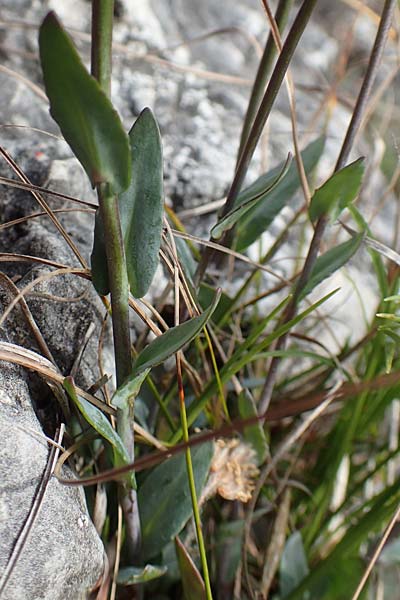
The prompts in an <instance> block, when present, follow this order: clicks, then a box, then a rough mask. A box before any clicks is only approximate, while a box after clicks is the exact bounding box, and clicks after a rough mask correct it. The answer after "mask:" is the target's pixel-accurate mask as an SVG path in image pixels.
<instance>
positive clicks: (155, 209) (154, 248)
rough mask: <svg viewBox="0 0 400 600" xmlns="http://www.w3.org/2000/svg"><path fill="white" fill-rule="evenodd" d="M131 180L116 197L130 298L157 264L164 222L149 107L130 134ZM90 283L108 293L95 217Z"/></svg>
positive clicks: (157, 144) (141, 291) (156, 135)
mask: <svg viewBox="0 0 400 600" xmlns="http://www.w3.org/2000/svg"><path fill="white" fill-rule="evenodd" d="M129 141H130V147H131V155H132V177H131V182H130V185H129V187H128V189H127V190H126V191H125V192H123V193H122V194H120V195H119V196H118V206H119V213H120V219H121V229H122V235H123V238H124V246H125V255H126V267H127V271H128V279H129V287H130V290H131V292H132V295H133V296H135V297H136V298H141V297H142V296H144V295H145V294H146V292H147V291H148V288H149V286H150V284H151V282H152V280H153V277H154V273H155V271H156V269H157V265H158V253H159V250H160V244H161V231H162V219H163V172H162V149H161V136H160V131H159V129H158V125H157V122H156V120H155V118H154V115H153V113H152V112H151V110H150V109H149V108H145V109H144V110H143V111H142V112H141V113H140V115H139V117H138V118H137V120H136V121H135V123H134V125H133V127H132V129H131V130H130V132H129ZM91 266H92V274H93V284H94V286H95V288H96V290H97V292H98V293H99V294H101V295H103V296H105V295H106V294H108V293H109V291H110V287H109V283H108V272H107V262H106V250H105V244H104V229H103V223H102V221H101V217H100V214H99V213H97V214H96V221H95V230H94V243H93V252H92V257H91Z"/></svg>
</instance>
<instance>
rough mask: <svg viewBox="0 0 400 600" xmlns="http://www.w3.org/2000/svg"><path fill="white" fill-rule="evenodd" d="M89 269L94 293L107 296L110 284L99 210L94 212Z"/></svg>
mask: <svg viewBox="0 0 400 600" xmlns="http://www.w3.org/2000/svg"><path fill="white" fill-rule="evenodd" d="M90 268H91V270H92V283H93V285H94V288H95V290H96V292H97V293H98V294H100V296H107V294H109V293H110V284H109V281H108V267H107V256H106V244H105V240H104V227H103V221H102V218H101V216H100V210H99V209H97V210H96V216H95V220H94V237H93V250H92V254H91V256H90Z"/></svg>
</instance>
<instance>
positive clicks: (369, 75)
mask: <svg viewBox="0 0 400 600" xmlns="http://www.w3.org/2000/svg"><path fill="white" fill-rule="evenodd" d="M395 6H396V0H386V1H385V4H384V7H383V10H382V15H381V19H380V22H379V27H378V31H377V34H376V37H375V42H374V46H373V48H372V51H371V55H370V59H369V62H368V67H367V71H366V74H365V77H364V79H363V83H362V85H361V88H360V91H359V94H358V97H357V101H356V105H355V108H354V111H353V114H352V118H351V120H350V124H349V126H348V129H347V132H346V136H345V138H344V141H343V144H342V148H341V151H340V153H339V157H338V159H337V162H336V166H335V170H334V172H336V171H338V170H340V169H341V168H343V167H344V166H345V164H346V162H347V159H348V157H349V154H350V151H351V148H352V145H353V143H354V140H355V138H356V135H357V133H358V131H359V129H360V125H361V122H362V117H363V114H364V111H365V107H366V105H367V103H368V99H369V96H370V93H371V89H372V86H373V83H374V81H375V77H376V74H377V72H378V68H379V64H380V61H381V58H382V54H383V50H384V47H385V43H386V39H387V36H388V33H389V30H390V25H391V22H392V18H393V13H394V9H395ZM328 220H329V219H328V217H327V215H322V216H321V217H320V218H319V219H318V221H317V224H316V226H315V230H314V235H313V238H312V240H311V244H310V248H309V251H308V255H307V258H306V261H305V263H304V267H303V271H302V273H301V275H300V277H299V280H298V282H297V284H296V287H295V290H294V294H293V298H292V300H291V302H290V304H289V305H288V307H287V309H286V311H285V314H284V317H283V323H285V322H287V321H290V320H291V319H293V317H294V315H295V314H296V309H297V301H298V298H299V296H300V293H301V291H302V290H303V288H304V286H305V284H306V283H307V281H308V279H309V277H310V274H311V272H312V269H313V268H314V265H315V262H316V260H317V257H318V252H319V248H320V245H321V241H322V238H323V235H324V233H325V229H326V226H327V224H328ZM286 338H287V336H286V335H285V336H282V337H281V338H279V339H278V340H277V343H276V347H275V349H276V350H282V349H283V348H284V347H285V344H286ZM280 360H281V359H280V357H275V358H273V359H272V361H271V364H270V368H269V371H268V375H267V377H266V380H265V383H264V387H263V389H262V392H261V395H260V399H259V414H265V412H266V411H267V409H268V407H269V404H270V401H271V396H272V392H273V389H274V387H275V382H276V376H277V371H278V366H279V363H280Z"/></svg>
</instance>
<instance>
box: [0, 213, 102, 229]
mask: <svg viewBox="0 0 400 600" xmlns="http://www.w3.org/2000/svg"><path fill="white" fill-rule="evenodd" d="M72 212H74V213H76V212H83V213H89V214H94V212H95V211H94V210H93V209H91V208H56V209H55V210H54V209H53V213H54V214H58V213H72ZM40 217H47V213H45V212H37V213H32V214H31V215H27V216H26V217H20V218H19V219H13V220H12V221H7V222H6V223H2V224H1V225H0V231H2V230H4V229H9V228H10V227H15V225H21V223H27V222H28V221H30V220H31V219H38V218H40Z"/></svg>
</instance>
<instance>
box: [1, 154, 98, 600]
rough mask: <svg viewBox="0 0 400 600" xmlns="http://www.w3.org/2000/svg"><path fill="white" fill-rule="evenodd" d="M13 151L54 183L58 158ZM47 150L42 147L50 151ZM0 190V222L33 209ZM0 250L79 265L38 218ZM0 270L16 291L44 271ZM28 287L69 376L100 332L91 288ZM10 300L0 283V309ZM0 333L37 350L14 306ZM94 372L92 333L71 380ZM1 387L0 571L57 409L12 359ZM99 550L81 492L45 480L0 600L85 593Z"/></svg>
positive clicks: (7, 237) (22, 196) (77, 230)
mask: <svg viewBox="0 0 400 600" xmlns="http://www.w3.org/2000/svg"><path fill="white" fill-rule="evenodd" d="M13 149H14V152H15V153H16V157H17V160H18V163H19V165H20V166H21V168H23V169H24V171H26V172H27V173H28V175H29V176H30V178H31V179H32V180H33V181H35V183H37V184H43V183H44V182H45V180H46V179H48V178H51V179H52V180H53V181H52V183H53V184H54V187H56V181H55V179H56V177H57V172H58V173H59V172H60V169H59V168H58V169H57V168H56V167H57V166H58V167H59V165H57V163H51V160H48V157H47V159H46V157H44V156H43V155H39V159H36V160H35V158H34V157H33V155H32V154H30V155H29V153H25V151H23V152H19V150H18V144H17V145H16V146H15V147H14V148H13ZM48 151H49V153H50V147H49V148H48ZM53 151H54V152H53V156H56V155H57V154H56V152H55V149H53ZM49 155H50V154H49ZM63 163H64V167H66V166H69V171H67V172H65V169H64V176H65V175H68V177H70V178H71V179H73V180H74V181H75V182H76V181H79V174H80V176H81V179H82V180H83V177H84V174H83V173H81V169H80V167H77V165H76V162H75V161H74V162H73V163H72V162H71V161H63ZM3 174H4V168H3ZM1 191H2V194H1V197H0V206H1V214H2V215H3V218H4V220H9V219H12V218H18V217H20V216H22V215H23V214H29V213H30V212H33V210H32V209H33V207H34V202H32V200H31V199H30V198H29V195H27V194H26V193H25V192H21V191H19V190H15V189H12V188H8V189H5V188H2V190H1ZM35 209H36V208H35ZM64 223H65V224H66V220H65V219H64ZM69 229H71V228H69ZM73 229H74V234H75V239H78V240H80V241H81V242H82V241H83V240H88V239H89V243H86V244H82V246H81V249H82V247H83V253H84V254H86V258H87V255H88V250H89V247H90V230H88V228H87V224H85V222H84V220H82V221H81V222H80V223H79V220H77V219H75V220H74V225H73ZM0 246H1V250H2V251H7V250H10V249H12V251H13V252H16V253H21V254H24V253H25V254H30V255H36V256H43V257H47V258H49V259H50V260H51V259H53V260H56V261H57V262H61V263H66V264H67V265H72V266H74V265H75V266H76V265H77V261H76V259H74V257H73V255H72V253H71V251H70V250H69V248H68V247H67V245H66V243H65V242H64V240H63V239H62V238H60V236H59V235H58V234H57V233H56V232H55V229H54V226H51V225H49V223H48V219H47V218H46V217H45V218H41V219H40V220H36V221H34V222H33V223H28V224H22V225H20V226H19V228H18V230H17V231H16V230H15V229H13V228H10V229H7V230H5V231H3V232H2V235H1V237H0ZM2 271H3V272H6V273H7V275H8V276H9V277H10V278H13V279H14V280H16V285H17V286H18V287H19V289H23V288H24V286H25V285H27V284H28V283H29V282H31V281H33V280H34V279H35V278H36V277H38V276H42V275H45V274H46V273H49V272H50V269H49V268H48V267H43V266H37V265H36V266H33V265H32V264H29V263H22V264H19V263H10V264H7V265H5V264H4V263H3V268H2ZM32 292H33V295H32V296H29V295H28V296H27V297H26V299H27V302H28V305H29V308H30V310H31V313H32V316H33V318H34V320H35V322H36V324H37V326H38V327H39V329H40V331H41V332H42V335H43V338H44V339H45V341H46V344H47V346H48V348H49V350H50V352H51V354H52V356H53V357H54V359H55V361H56V364H57V366H58V367H59V369H60V371H61V373H63V374H64V375H67V374H69V372H70V371H71V368H72V366H73V364H74V360H75V358H76V356H77V354H78V352H79V350H80V349H81V347H82V343H83V339H84V337H85V334H86V332H87V330H88V328H89V326H90V324H91V323H94V324H95V326H96V334H97V335H98V333H99V331H100V327H101V324H102V320H103V316H104V309H102V305H101V303H100V302H99V299H98V298H97V296H96V294H95V293H94V291H93V290H92V287H91V284H90V283H89V282H87V281H86V280H82V279H79V278H78V277H76V276H75V277H74V276H71V275H69V276H63V277H61V278H54V279H48V280H46V281H43V282H41V283H40V284H38V285H37V286H35V288H34V289H33V290H32ZM12 296H13V294H12V293H10V291H9V290H8V289H7V286H6V285H5V282H4V281H3V279H1V280H0V298H1V303H2V305H3V308H4V307H6V306H7V305H8V303H9V302H10V301H11V300H12ZM63 299H64V301H63ZM68 299H69V301H67V302H66V301H65V300H68ZM0 339H2V340H6V341H8V342H13V343H15V344H18V345H20V346H24V347H26V348H31V349H33V350H35V351H36V352H38V351H39V349H38V347H37V344H36V343H35V340H34V338H33V336H32V334H31V332H30V329H29V326H28V325H27V322H26V320H25V319H24V317H23V313H22V311H21V310H20V308H18V307H16V308H15V309H14V311H13V312H12V313H11V315H10V317H9V318H8V320H7V321H6V322H5V324H4V326H3V328H2V330H1V331H0ZM97 378H98V369H97V338H96V336H95V335H94V336H92V337H91V339H90V340H89V343H88V345H87V347H86V349H85V351H84V353H83V356H82V360H81V363H80V367H79V369H78V373H77V381H79V382H80V384H81V385H83V386H84V387H89V386H90V385H91V384H93V383H94V382H95V380H96V379H97ZM0 390H1V392H0V435H1V440H2V443H1V449H0V472H1V484H0V531H1V539H0V570H1V572H4V569H5V566H6V564H7V562H8V560H9V556H10V553H11V551H12V548H13V547H14V545H15V542H16V540H17V538H18V535H19V533H20V530H21V526H22V525H23V524H24V522H25V521H26V519H27V516H28V514H29V511H30V509H31V506H32V502H33V500H34V498H35V496H36V494H37V491H38V486H39V483H40V480H41V477H42V475H43V472H44V470H45V467H46V462H47V458H48V455H49V447H48V444H47V442H46V439H45V437H44V433H43V429H42V426H41V424H40V423H39V420H38V416H39V417H40V420H41V422H42V425H44V426H45V429H46V433H47V434H48V435H51V436H53V435H54V427H55V425H56V421H57V420H58V418H60V413H61V411H60V408H59V407H58V406H57V405H56V401H55V398H54V396H53V394H52V393H51V391H50V389H49V388H48V386H47V385H46V384H45V383H44V382H43V381H42V380H41V379H40V378H39V377H38V376H37V375H34V374H32V373H27V372H26V371H23V370H22V368H20V367H16V366H14V365H12V364H10V363H1V368H0ZM35 412H36V414H35ZM63 471H64V474H63V475H64V477H67V478H71V477H73V474H72V472H71V471H70V469H68V468H64V470H63ZM103 552H104V551H103V545H102V542H101V540H100V538H99V537H98V535H97V533H96V530H95V528H94V526H93V524H92V522H91V520H90V517H89V515H88V511H87V507H86V503H85V495H84V492H83V490H82V489H81V488H70V487H67V486H64V485H62V484H60V483H59V482H58V481H57V480H56V479H55V478H52V479H51V480H50V483H49V485H48V488H47V490H46V493H45V496H44V501H43V505H42V508H41V511H40V513H39V516H38V518H37V519H36V521H35V522H34V524H33V526H32V530H31V533H30V535H29V537H28V540H27V543H26V545H25V546H24V548H23V550H22V552H21V555H20V556H19V558H18V560H17V562H16V566H15V569H14V571H13V572H12V574H11V577H10V580H9V582H8V583H7V586H6V588H5V591H4V593H3V595H2V598H4V599H5V600H19V599H21V600H22V598H32V599H36V598H37V599H39V598H40V599H48V600H50V599H54V598H56V599H57V600H63V599H65V600H70V599H71V598H84V597H86V594H87V592H88V590H89V589H90V588H92V587H93V586H94V584H95V583H96V581H97V580H98V578H99V576H100V575H101V574H102V571H103V568H104V561H103Z"/></svg>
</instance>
